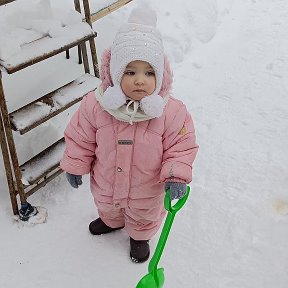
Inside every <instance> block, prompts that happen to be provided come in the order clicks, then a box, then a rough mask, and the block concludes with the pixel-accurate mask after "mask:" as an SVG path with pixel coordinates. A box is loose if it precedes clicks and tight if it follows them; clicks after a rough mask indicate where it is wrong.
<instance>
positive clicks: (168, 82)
mask: <svg viewBox="0 0 288 288" xmlns="http://www.w3.org/2000/svg"><path fill="white" fill-rule="evenodd" d="M172 82H173V73H172V71H171V68H170V63H169V60H168V57H167V56H166V55H164V71H163V80H162V85H161V89H160V92H159V95H160V96H162V97H164V96H165V95H167V94H168V93H170V90H171V88H172Z"/></svg>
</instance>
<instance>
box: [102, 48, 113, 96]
mask: <svg viewBox="0 0 288 288" xmlns="http://www.w3.org/2000/svg"><path fill="white" fill-rule="evenodd" d="M110 61H111V48H107V49H105V50H104V52H103V54H102V57H101V67H100V79H101V81H102V88H103V91H104V92H105V91H106V89H107V88H108V87H112V86H113V82H112V79H111V73H110Z"/></svg>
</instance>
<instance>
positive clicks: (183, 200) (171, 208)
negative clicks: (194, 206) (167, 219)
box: [164, 186, 190, 214]
mask: <svg viewBox="0 0 288 288" xmlns="http://www.w3.org/2000/svg"><path fill="white" fill-rule="evenodd" d="M189 193H190V187H189V186H187V188H186V193H185V195H184V196H183V197H182V198H181V199H179V200H178V201H177V203H175V204H174V205H173V206H172V202H171V198H170V189H168V190H167V191H166V195H165V198H164V207H165V209H166V210H167V211H168V212H171V213H172V214H176V213H177V212H178V211H179V210H180V209H181V208H182V207H183V206H184V205H185V203H186V201H187V199H188V197H189Z"/></svg>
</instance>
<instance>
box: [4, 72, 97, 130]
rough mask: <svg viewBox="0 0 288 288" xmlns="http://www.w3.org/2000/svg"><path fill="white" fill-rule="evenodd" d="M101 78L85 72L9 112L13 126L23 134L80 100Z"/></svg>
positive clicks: (93, 88) (94, 87)
mask: <svg viewBox="0 0 288 288" xmlns="http://www.w3.org/2000/svg"><path fill="white" fill-rule="evenodd" d="M99 83H100V80H99V79H98V78H96V77H95V76H92V75H90V74H84V75H82V76H81V77H78V78H77V79H75V80H74V81H72V82H70V83H68V84H67V85H65V86H63V87H61V88H59V89H57V90H55V91H53V92H50V93H49V94H47V95H45V96H43V97H41V98H39V99H37V100H35V101H33V102H31V103H29V104H28V105H26V106H23V107H21V108H20V109H18V110H16V111H14V112H12V113H10V114H9V117H10V123H11V127H12V129H13V130H14V131H18V132H19V133H20V134H21V135H23V134H25V133H26V132H28V131H30V130H31V129H33V128H35V127H37V126H39V125H40V124H42V123H44V122H45V121H47V120H49V119H50V118H52V117H54V116H55V115H57V114H59V113H61V112H62V111H64V110H66V109H68V108H69V107H71V106H72V105H74V104H75V103H77V102H79V101H80V100H81V99H82V98H83V96H84V95H86V94H87V93H88V92H90V91H93V90H95V89H96V88H97V86H98V84H99Z"/></svg>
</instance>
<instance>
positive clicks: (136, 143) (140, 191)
mask: <svg viewBox="0 0 288 288" xmlns="http://www.w3.org/2000/svg"><path fill="white" fill-rule="evenodd" d="M108 52H109V51H108ZM104 55H105V53H104ZM106 58H107V59H106V60H105V59H103V58H102V63H104V64H102V67H103V65H104V66H105V63H106V66H107V67H106V68H107V69H105V67H104V69H103V68H102V81H103V82H102V85H103V86H104V88H105V85H106V88H107V86H109V83H108V84H107V79H108V82H109V81H111V80H110V75H106V76H105V75H104V76H103V73H104V74H105V73H106V74H107V71H109V69H108V68H109V65H108V64H109V53H108V54H107V53H106ZM165 61H166V60H165ZM107 63H108V64H107ZM166 64H167V63H166ZM166 64H165V67H166V66H167V65H166ZM103 71H104V72H103ZM105 71H106V72H105ZM167 79H168V80H167ZM169 79H172V76H171V72H170V69H169V67H168V68H167V69H166V68H165V71H164V79H163V84H162V86H163V87H164V88H163V87H162V88H163V89H164V90H165V91H168V90H169V88H170V85H171V81H170V80H169ZM105 83H106V84H105ZM163 89H162V93H163ZM159 94H160V95H161V91H160V93H159ZM65 142H66V149H65V153H64V157H63V159H62V161H61V163H60V166H61V168H62V169H63V170H65V171H67V172H69V173H71V174H75V175H83V174H87V173H90V175H91V177H90V180H91V191H92V194H93V196H94V199H95V202H96V203H97V205H98V206H99V205H101V203H102V204H103V205H105V204H106V205H115V206H116V205H117V207H119V206H120V207H121V208H122V207H123V208H124V207H130V208H132V209H133V208H136V209H149V208H153V207H159V206H162V207H163V195H164V182H165V181H176V182H177V181H178V182H184V183H189V182H190V181H191V180H192V163H193V161H194V159H195V157H196V154H197V151H198V145H197V144H196V142H195V131H194V126H193V121H192V118H191V116H190V114H189V113H188V112H187V109H186V107H185V105H184V104H183V103H182V102H181V101H179V100H176V99H175V98H173V97H170V98H169V100H168V103H167V104H166V106H165V108H164V112H163V115H162V116H161V117H160V118H155V119H151V120H146V121H142V122H137V123H133V125H130V124H129V123H126V122H122V121H119V120H117V119H115V118H114V117H113V116H111V115H110V114H109V113H108V112H106V111H104V110H103V109H102V108H101V106H100V104H99V103H98V101H97V100H96V97H95V93H94V92H90V93H89V94H88V95H87V96H85V97H84V98H83V100H82V102H81V106H80V108H79V109H78V111H77V112H76V113H75V114H74V116H73V117H72V119H71V121H70V123H69V124H68V126H67V128H66V130H65ZM98 208H99V207H98Z"/></svg>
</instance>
